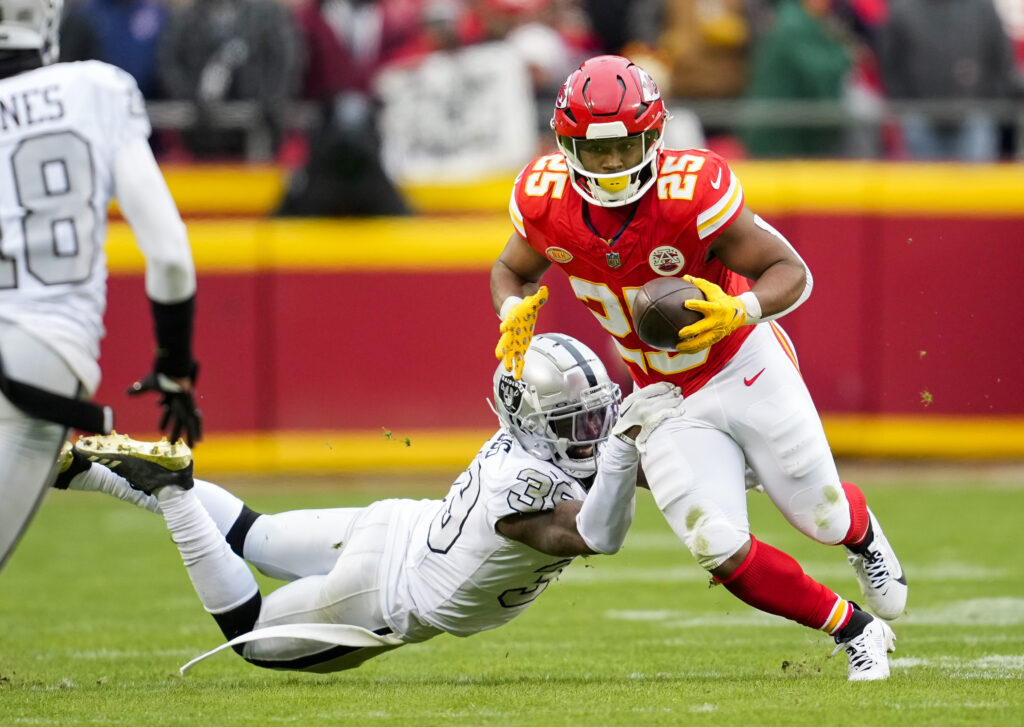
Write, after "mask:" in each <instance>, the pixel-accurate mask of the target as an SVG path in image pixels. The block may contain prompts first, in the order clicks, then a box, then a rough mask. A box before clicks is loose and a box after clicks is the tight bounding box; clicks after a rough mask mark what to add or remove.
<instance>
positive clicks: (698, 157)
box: [491, 56, 907, 681]
mask: <svg viewBox="0 0 1024 727" xmlns="http://www.w3.org/2000/svg"><path fill="white" fill-rule="evenodd" d="M667 117H668V114H667V112H666V110H665V107H664V104H663V102H662V99H661V95H660V93H659V91H658V88H657V86H656V85H655V83H654V81H653V80H652V79H651V77H650V76H649V75H648V74H647V73H646V72H645V71H644V70H643V69H641V68H639V67H637V66H636V65H634V64H632V63H631V62H630V61H629V60H627V59H626V58H621V57H618V56H599V57H596V58H591V59H590V60H588V61H586V62H585V63H583V64H582V65H581V66H580V67H579V68H578V69H577V70H575V71H573V73H572V74H571V75H570V76H569V78H568V79H567V80H566V82H565V85H564V86H563V87H562V90H561V91H560V92H559V94H558V98H557V100H556V101H555V112H554V118H553V119H552V122H551V123H552V127H553V128H554V130H555V135H556V137H557V141H558V147H559V150H560V151H559V153H556V154H550V155H547V156H542V157H539V158H537V159H534V160H533V161H532V162H530V163H529V164H528V165H527V166H526V168H525V169H523V171H522V172H521V173H520V174H519V176H518V177H517V178H516V181H515V186H514V189H513V193H512V199H511V202H510V205H509V211H510V214H511V217H512V223H513V226H514V227H515V232H514V233H513V234H512V236H511V237H510V238H509V241H508V244H507V245H506V246H505V249H504V250H503V251H502V253H501V255H500V256H499V258H498V260H497V261H496V262H495V264H494V267H493V268H492V270H491V296H492V302H493V305H494V309H495V311H497V312H498V315H499V317H500V318H501V319H502V323H501V329H500V330H501V339H500V341H499V343H498V347H497V350H496V352H495V353H496V354H497V356H498V358H500V359H503V360H504V362H505V366H506V368H507V369H509V370H513V371H516V370H518V369H519V367H521V365H522V363H521V361H522V354H523V351H524V350H525V347H526V346H527V345H528V344H529V341H530V337H531V336H532V333H533V327H534V324H535V323H536V319H537V314H538V311H539V308H540V306H541V305H543V303H544V302H545V301H546V300H547V289H546V287H543V286H540V281H541V278H542V276H543V275H544V274H545V272H547V270H548V268H549V267H551V265H552V264H554V265H555V266H557V267H559V268H561V269H562V270H563V272H564V273H565V274H566V275H568V276H569V282H570V285H571V287H572V290H573V292H574V293H575V294H576V297H577V298H579V299H580V300H581V301H583V302H584V303H585V304H586V305H587V307H588V308H589V309H590V310H591V311H592V312H593V313H594V315H595V316H596V317H597V319H598V321H599V323H600V324H601V325H602V326H603V327H604V328H605V330H607V331H608V333H609V334H611V335H612V337H613V339H614V341H615V344H616V347H617V348H618V351H619V353H620V354H621V355H622V358H623V359H624V360H625V362H626V364H627V366H628V368H629V371H630V374H631V375H632V377H633V380H634V381H635V382H636V385H637V386H646V385H648V384H650V383H652V382H655V381H669V382H671V383H673V384H676V385H678V386H679V387H681V388H682V390H683V392H684V394H685V395H686V406H685V412H684V414H683V415H682V416H680V417H677V418H675V419H672V420H670V421H668V422H666V424H665V425H663V426H662V427H660V428H659V429H658V431H657V432H655V433H654V435H653V436H652V437H651V438H650V440H649V441H648V442H647V443H646V447H645V449H644V451H642V452H641V461H642V465H643V469H644V472H645V473H646V476H647V481H648V484H649V486H650V489H651V493H652V495H653V496H654V500H655V502H656V503H657V505H658V507H659V508H660V509H661V511H662V513H663V514H664V515H665V518H666V519H667V520H668V522H669V524H670V525H671V526H672V529H673V530H674V531H675V532H676V534H677V535H678V536H679V537H680V539H682V541H683V542H684V543H685V544H686V546H687V547H688V548H689V550H690V552H691V553H692V554H693V555H694V557H695V558H696V559H697V562H698V563H700V565H701V566H702V567H704V568H705V569H707V570H708V571H709V572H710V573H711V574H712V575H713V577H714V579H715V580H716V581H718V582H719V583H722V584H723V585H724V586H725V587H726V588H727V589H728V590H729V591H730V592H731V593H732V594H733V595H735V596H736V597H737V598H739V599H741V600H742V601H744V602H745V603H747V604H749V605H751V606H753V607H754V608H757V609H760V610H762V611H766V612H768V613H773V614H777V615H779V616H784V617H786V618H789V619H792V620H794V621H796V622H797V623H800V624H803V625H804V626H809V627H811V628H815V629H821V630H823V631H825V632H827V633H829V634H831V635H832V636H833V637H834V638H835V641H836V643H837V647H836V651H838V650H839V649H845V651H846V654H847V657H848V659H849V678H850V679H851V680H854V681H866V680H874V679H885V678H886V677H888V676H889V663H888V656H887V652H890V651H892V650H893V649H894V648H895V636H894V635H893V632H892V630H891V628H890V627H889V626H888V624H886V623H885V621H883V620H882V619H883V618H884V619H894V618H896V617H897V616H899V615H900V614H901V613H902V612H903V610H904V607H905V605H906V598H907V586H906V579H905V578H904V576H903V570H902V567H901V566H900V563H899V561H898V560H897V558H896V555H895V553H894V552H893V550H892V548H891V546H890V545H889V543H888V541H887V539H886V537H885V535H884V534H883V532H882V529H881V526H880V525H879V523H878V520H877V519H876V518H875V517H874V515H873V514H872V513H871V511H870V510H869V509H868V507H867V504H866V502H865V499H864V495H863V494H862V493H861V491H860V490H859V489H858V488H857V487H856V486H855V485H853V484H850V483H844V482H842V481H840V478H839V474H838V472H837V470H836V465H835V462H834V460H833V458H832V454H831V451H830V449H829V445H828V442H827V440H826V438H825V433H824V430H823V428H822V424H821V420H820V418H819V416H818V413H817V411H816V409H815V407H814V404H813V402H812V401H811V397H810V394H809V393H808V391H807V388H806V386H805V385H804V382H803V379H802V377H801V375H800V372H799V369H798V367H797V359H796V354H795V353H794V350H793V346H792V343H791V342H790V340H789V338H788V337H787V336H786V334H785V333H784V332H783V330H782V329H781V328H780V327H779V325H778V323H776V322H775V320H776V319H778V318H780V317H782V316H783V315H785V314H786V313H789V312H790V311H792V310H794V309H795V308H796V307H797V306H799V305H800V304H801V303H803V302H804V300H806V299H807V297H808V296H809V295H810V292H811V274H810V272H809V271H808V269H807V267H806V265H805V264H804V262H803V260H801V259H800V256H799V255H798V254H797V253H796V251H795V250H794V249H793V247H792V246H791V245H790V244H789V242H788V241H787V240H786V239H785V238H784V237H783V236H782V235H781V234H779V232H778V231H776V230H775V229H774V228H773V227H772V226H771V225H769V224H768V223H767V222H765V221H764V220H763V219H761V218H760V217H759V216H758V215H756V214H755V213H754V212H752V211H751V210H750V209H748V208H747V207H746V206H745V204H744V199H743V190H742V187H741V186H740V182H739V180H738V179H737V177H736V176H735V175H734V174H733V172H732V170H731V169H730V168H729V165H728V164H727V163H726V162H725V160H724V159H722V158H721V157H720V156H718V155H717V154H715V153H713V152H710V151H707V150H703V149H689V150H685V151H678V150H673V149H665V148H663V135H664V128H665V122H666V120H667ZM658 276H682V277H685V278H687V279H688V280H690V281H691V282H693V283H694V284H696V285H697V286H698V287H699V288H700V289H701V290H702V291H703V292H704V294H705V297H706V299H707V300H706V301H690V302H689V303H688V307H691V306H692V307H693V308H694V309H697V310H700V311H701V312H702V313H704V318H703V319H702V320H700V321H698V322H697V323H694V324H693V325H691V326H689V327H687V328H684V329H683V330H682V331H680V339H679V344H678V346H677V350H676V351H671V352H668V351H661V350H657V349H654V348H652V347H650V346H648V345H646V344H645V343H644V342H643V341H641V340H640V338H639V337H638V336H637V335H636V332H635V331H634V330H633V327H632V316H631V306H632V302H633V300H634V297H635V296H636V294H637V291H638V290H639V289H640V287H641V286H642V285H643V284H644V283H646V282H647V281H649V280H652V279H654V278H656V277H658ZM747 467H749V468H750V469H751V470H752V471H753V472H754V474H755V475H756V476H757V478H758V479H759V481H760V483H761V484H762V485H763V487H764V490H765V492H766V493H767V494H768V496H769V497H770V498H771V499H772V502H774V503H775V505H776V507H778V508H779V510H780V511H781V512H782V513H783V515H785V517H786V519H787V520H788V521H789V522H790V523H791V524H792V525H793V526H795V527H796V528H797V529H798V530H800V531H801V532H802V533H804V534H805V535H807V536H808V537H811V538H813V539H814V540H816V541H818V542H820V543H824V544H828V545H843V546H844V547H845V549H846V554H847V557H848V559H849V561H850V563H851V565H853V567H854V571H855V572H856V574H857V579H858V581H859V583H860V587H861V591H862V592H863V595H864V597H865V599H866V605H867V606H868V607H870V608H871V610H872V611H874V613H875V614H877V616H876V615H872V614H870V613H869V612H867V611H863V610H861V609H860V608H859V607H858V606H857V605H855V604H853V603H851V602H850V601H847V600H845V599H844V598H842V597H841V596H839V595H837V594H836V593H835V592H834V591H832V590H831V589H829V588H827V587H826V586H824V585H823V584H821V583H818V582H817V581H815V580H814V579H812V578H811V577H810V576H808V575H807V574H806V573H804V571H803V569H802V568H801V567H800V565H799V564H798V563H797V562H796V561H795V560H794V559H793V558H792V557H790V556H789V555H787V554H785V553H783V552H782V551H780V550H778V549H776V548H773V547H772V546H770V545H768V544H767V543H765V542H762V541H759V540H757V539H756V538H755V537H754V536H753V535H751V533H750V526H749V522H748V518H747V507H746V496H745V471H746V468H747ZM879 617H881V618H879ZM834 653H835V652H834Z"/></svg>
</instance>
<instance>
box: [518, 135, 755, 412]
mask: <svg viewBox="0 0 1024 727" xmlns="http://www.w3.org/2000/svg"><path fill="white" fill-rule="evenodd" d="M587 207H588V203H587V202H585V201H584V200H583V198H582V197H580V195H579V194H578V193H577V192H576V190H575V189H574V188H573V186H572V184H570V182H569V174H568V169H567V166H566V163H565V158H564V157H563V156H562V155H561V154H549V155H547V156H542V157H538V158H537V159H534V160H533V161H532V162H531V163H530V164H528V165H527V166H526V168H525V169H524V170H523V171H522V172H520V174H519V176H518V177H516V182H515V187H514V188H513V191H512V199H511V201H510V203H509V213H510V214H511V216H512V223H513V224H514V225H515V228H516V230H517V231H518V232H519V234H520V235H522V237H523V238H524V239H525V240H526V242H527V243H529V244H530V246H531V247H533V249H535V250H536V251H537V252H539V253H540V254H542V255H544V256H545V257H547V258H548V259H549V260H551V261H552V262H553V263H554V264H555V265H557V266H558V267H560V268H562V270H563V271H564V272H565V274H566V275H568V276H569V283H570V285H571V286H572V289H573V292H575V293H576V297H578V298H579V299H580V300H581V301H583V303H584V305H586V306H587V307H588V308H589V309H590V310H591V311H592V312H593V313H594V315H595V316H596V317H597V320H598V322H599V323H600V324H601V326H602V327H604V329H605V330H606V331H608V333H610V334H611V335H612V336H613V337H614V339H615V344H616V347H617V348H618V350H619V354H620V355H621V356H622V358H623V360H625V362H626V365H627V366H628V367H629V372H630V374H631V375H632V377H633V380H634V381H635V382H637V384H639V385H640V386H646V385H647V384H651V383H653V382H655V381H670V382H672V383H673V384H676V385H677V386H679V387H680V388H681V389H682V390H683V394H684V395H689V394H691V393H693V392H694V391H696V390H697V389H699V388H700V387H701V386H703V385H704V384H705V383H707V381H708V380H709V379H710V378H711V377H712V376H714V375H715V374H716V373H718V372H719V371H720V370H721V369H722V367H723V366H725V364H726V363H728V361H729V359H731V358H732V357H733V355H734V354H735V353H736V351H737V350H738V349H739V347H740V345H741V344H742V343H743V341H744V340H745V339H746V337H747V336H749V335H750V333H751V331H753V326H742V327H740V328H739V329H737V330H736V331H734V332H733V333H732V334H730V335H728V336H726V337H725V338H724V339H723V340H721V341H719V342H718V343H716V344H715V345H713V346H712V347H711V348H709V349H706V350H704V351H701V352H699V353H695V354H683V353H667V352H665V351H659V350H657V349H654V348H651V347H650V346H648V345H647V344H645V343H644V342H643V341H641V340H640V338H639V337H638V336H637V335H636V332H635V331H634V330H633V326H632V321H633V316H632V306H633V300H634V299H635V298H636V294H637V292H638V291H639V289H640V287H641V286H643V284H644V283H646V282H647V281H648V280H652V279H654V278H656V277H658V276H665V277H682V276H683V275H693V276H694V277H698V278H704V279H706V280H710V281H711V282H713V283H717V284H718V285H719V286H721V288H722V290H724V291H725V292H726V293H728V294H729V295H739V294H740V293H744V292H746V291H747V290H750V283H749V281H748V280H747V279H746V278H744V277H743V276H741V275H739V274H737V273H734V272H732V271H731V270H729V269H728V268H726V267H725V266H724V265H722V263H721V262H719V260H718V258H716V257H713V256H709V254H708V246H709V245H710V244H711V241H712V240H714V239H715V237H716V236H717V235H718V234H719V233H720V232H721V231H722V230H723V229H725V228H726V227H727V226H728V225H730V224H731V223H732V222H733V220H735V219H736V216H737V215H739V213H740V210H742V209H743V190H742V188H741V187H740V183H739V180H738V179H737V178H736V177H735V175H733V173H732V170H731V169H729V165H728V164H727V163H726V161H725V160H724V159H723V158H722V157H720V156H718V155H717V154H715V153H714V152H710V151H706V150H699V149H689V150H686V151H676V150H672V149H666V150H663V151H662V152H661V153H660V155H659V158H658V178H657V180H656V181H655V184H654V186H652V187H651V189H650V190H648V191H647V193H646V194H644V196H643V197H641V198H640V199H639V200H638V201H637V202H635V203H633V206H632V208H624V209H627V210H629V211H630V212H631V213H632V216H631V217H630V218H627V219H626V220H625V221H624V225H623V227H622V229H621V230H620V231H619V232H618V234H615V235H613V236H612V237H611V238H603V237H600V236H599V235H598V233H597V231H596V228H595V227H594V225H593V224H592V223H591V221H590V216H591V215H592V214H594V212H593V210H592V209H587ZM599 211H603V210H599Z"/></svg>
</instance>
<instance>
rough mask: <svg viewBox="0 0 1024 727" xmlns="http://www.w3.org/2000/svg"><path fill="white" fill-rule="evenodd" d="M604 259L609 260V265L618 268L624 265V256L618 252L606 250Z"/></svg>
mask: <svg viewBox="0 0 1024 727" xmlns="http://www.w3.org/2000/svg"><path fill="white" fill-rule="evenodd" d="M604 259H605V260H607V261H608V267H610V268H617V267H619V266H620V265H622V258H621V257H620V256H619V253H617V252H606V253H605V255H604Z"/></svg>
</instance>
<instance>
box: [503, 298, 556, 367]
mask: <svg viewBox="0 0 1024 727" xmlns="http://www.w3.org/2000/svg"><path fill="white" fill-rule="evenodd" d="M547 301H548V286H546V285H542V286H540V289H538V290H537V292H536V293H534V294H533V295H530V296H527V297H526V298H523V300H522V302H520V303H516V304H515V305H514V306H513V307H512V309H511V310H510V311H509V312H508V314H507V315H506V316H505V319H504V320H503V321H502V322H501V328H499V329H498V330H499V331H500V332H501V338H499V339H498V346H497V348H495V349H494V355H495V356H496V357H497V358H498V359H500V360H501V361H503V362H504V364H505V370H506V371H512V372H513V373H512V376H514V377H515V378H516V379H517V380H518V379H520V378H522V376H523V364H524V363H525V359H524V356H526V349H528V348H529V347H530V341H532V340H533V327H534V326H535V325H537V311H538V310H539V309H540V307H541V306H542V305H544V304H545V303H547ZM513 367H514V370H513Z"/></svg>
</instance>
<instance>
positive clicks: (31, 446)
mask: <svg viewBox="0 0 1024 727" xmlns="http://www.w3.org/2000/svg"><path fill="white" fill-rule="evenodd" d="M0 359H2V360H3V367H4V373H5V375H7V376H9V377H11V378H12V379H17V380H18V381H23V382H25V383H27V384H33V385H35V386H38V387H40V388H43V389H48V390H49V391H52V392H54V393H57V394H63V395H65V396H76V395H77V394H78V390H79V382H78V379H77V378H76V377H75V374H74V373H73V372H72V371H71V369H70V368H69V367H68V365H67V364H66V363H65V362H64V359H62V358H61V357H60V356H58V355H57V354H56V353H55V352H54V351H53V349H51V348H50V347H49V346H47V345H46V344H44V343H43V342H41V341H40V340H39V339H37V338H35V337H33V336H30V335H29V334H28V333H26V332H25V331H24V330H23V329H21V328H19V327H17V326H15V325H13V324H11V323H8V322H6V321H0ZM66 434H67V430H66V429H65V427H64V426H63V425H60V424H55V423H53V422H48V421H44V420H42V419H32V418H30V417H29V416H28V415H26V414H25V413H24V412H22V411H21V410H20V409H18V408H17V407H16V406H14V405H13V404H12V403H11V402H10V401H8V400H7V398H6V397H5V396H4V395H3V394H0V568H2V567H3V564H4V562H6V560H7V557H8V556H9V555H10V553H11V551H12V550H13V549H14V546H15V545H16V544H17V542H18V540H19V539H20V538H21V535H22V533H23V532H24V531H25V529H26V528H28V524H29V522H30V521H31V520H32V516H33V515H34V514H35V511H36V508H38V507H39V504H40V503H41V502H42V500H43V497H44V496H45V495H46V490H47V489H48V488H49V487H50V484H51V482H52V481H53V478H54V477H55V476H56V467H57V455H58V454H59V453H60V448H61V445H63V443H64V437H65V436H66Z"/></svg>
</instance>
